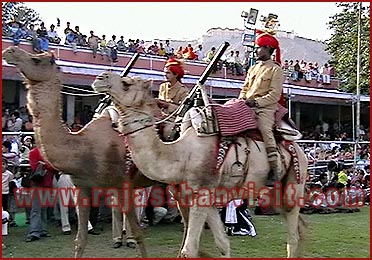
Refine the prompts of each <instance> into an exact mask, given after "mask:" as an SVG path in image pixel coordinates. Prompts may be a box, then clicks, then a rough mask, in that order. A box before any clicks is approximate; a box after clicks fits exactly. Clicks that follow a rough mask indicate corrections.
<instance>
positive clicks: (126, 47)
mask: <svg viewBox="0 0 372 260" xmlns="http://www.w3.org/2000/svg"><path fill="white" fill-rule="evenodd" d="M60 26H61V25H60V20H59V19H58V20H57V28H59V27H60ZM63 34H64V35H63V36H64V37H61V35H58V33H57V31H56V26H55V25H54V24H51V25H50V26H49V29H47V28H46V26H45V24H44V23H43V22H41V23H40V25H37V28H35V25H34V24H21V23H20V22H18V21H15V20H13V21H9V22H7V23H3V28H2V35H3V36H5V37H11V38H12V39H13V42H14V44H15V45H18V44H19V43H20V41H21V40H28V41H31V42H32V46H33V49H34V51H35V52H37V53H40V52H44V51H47V50H48V47H49V43H54V44H64V45H65V46H70V47H71V48H72V50H73V51H74V53H77V51H78V47H79V48H80V47H83V48H89V49H91V50H92V54H93V58H96V56H97V53H100V55H101V58H102V59H104V58H105V57H107V59H108V61H109V62H113V63H115V62H117V58H118V56H117V55H118V52H119V53H123V52H129V53H135V52H138V53H143V54H149V55H155V56H161V57H166V58H169V57H176V58H178V59H185V60H195V61H196V60H197V61H200V62H206V63H208V62H210V61H211V60H212V58H213V56H214V55H215V53H216V48H215V47H212V48H211V49H210V50H209V51H207V52H205V50H204V49H203V46H202V45H201V44H198V45H197V46H194V47H193V46H192V45H191V44H187V46H178V47H177V48H175V47H174V46H171V44H170V41H169V40H165V41H164V42H163V41H153V42H152V43H151V44H150V45H149V46H146V45H148V44H145V41H144V40H140V39H136V40H134V39H128V41H125V40H124V36H120V38H119V39H118V40H117V36H116V35H112V36H111V37H108V36H106V35H101V36H97V35H95V34H94V31H93V30H91V31H90V32H89V34H84V33H83V32H81V31H80V27H79V26H75V27H74V28H72V27H71V24H70V22H67V23H66V28H65V29H64V30H63ZM62 38H64V41H63V40H62ZM244 54H245V55H242V56H244V57H241V56H240V53H239V51H237V50H235V51H234V50H231V52H230V54H228V55H223V56H222V58H221V60H220V61H219V62H218V64H217V67H216V68H215V71H217V70H221V69H222V68H223V67H225V68H226V69H227V73H229V74H232V75H238V76H243V75H244V74H245V73H246V71H247V70H248V69H249V67H250V64H249V63H250V61H249V60H250V59H249V57H248V56H249V55H248V54H249V53H244ZM282 68H283V70H284V74H285V76H286V77H287V79H292V80H294V81H301V80H302V79H304V80H305V81H306V82H308V83H310V82H311V81H313V80H315V81H316V82H318V83H321V84H322V85H329V84H331V79H332V78H334V77H335V70H334V67H333V66H332V63H331V62H329V63H325V64H324V65H323V66H319V65H318V63H317V62H306V61H304V60H301V61H300V60H284V63H283V64H282Z"/></svg>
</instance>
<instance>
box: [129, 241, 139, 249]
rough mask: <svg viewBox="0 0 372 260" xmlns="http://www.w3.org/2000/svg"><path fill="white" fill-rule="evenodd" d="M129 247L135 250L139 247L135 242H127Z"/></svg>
mask: <svg viewBox="0 0 372 260" xmlns="http://www.w3.org/2000/svg"><path fill="white" fill-rule="evenodd" d="M127 247H129V248H133V249H135V248H136V247H137V243H135V242H127Z"/></svg>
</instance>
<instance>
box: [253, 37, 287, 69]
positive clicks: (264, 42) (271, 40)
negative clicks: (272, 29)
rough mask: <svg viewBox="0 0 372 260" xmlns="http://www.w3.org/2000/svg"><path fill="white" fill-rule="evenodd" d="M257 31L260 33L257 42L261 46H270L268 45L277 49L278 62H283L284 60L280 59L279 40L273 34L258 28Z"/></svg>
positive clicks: (276, 57)
mask: <svg viewBox="0 0 372 260" xmlns="http://www.w3.org/2000/svg"><path fill="white" fill-rule="evenodd" d="M256 33H257V34H258V35H257V36H256V44H257V45H258V46H260V47H266V46H268V47H271V48H273V49H275V59H276V62H278V63H279V64H282V61H281V59H280V48H279V42H278V40H277V39H276V38H275V37H274V36H273V35H271V34H269V33H267V32H263V31H260V30H256Z"/></svg>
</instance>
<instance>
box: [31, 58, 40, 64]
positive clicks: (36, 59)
mask: <svg viewBox="0 0 372 260" xmlns="http://www.w3.org/2000/svg"><path fill="white" fill-rule="evenodd" d="M31 59H32V61H33V62H34V63H35V64H36V65H39V64H40V63H41V60H40V59H38V58H31Z"/></svg>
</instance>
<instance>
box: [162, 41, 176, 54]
mask: <svg viewBox="0 0 372 260" xmlns="http://www.w3.org/2000/svg"><path fill="white" fill-rule="evenodd" d="M164 48H165V56H166V57H167V58H170V57H173V56H174V49H173V48H172V47H171V46H170V42H169V40H165V46H164Z"/></svg>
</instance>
